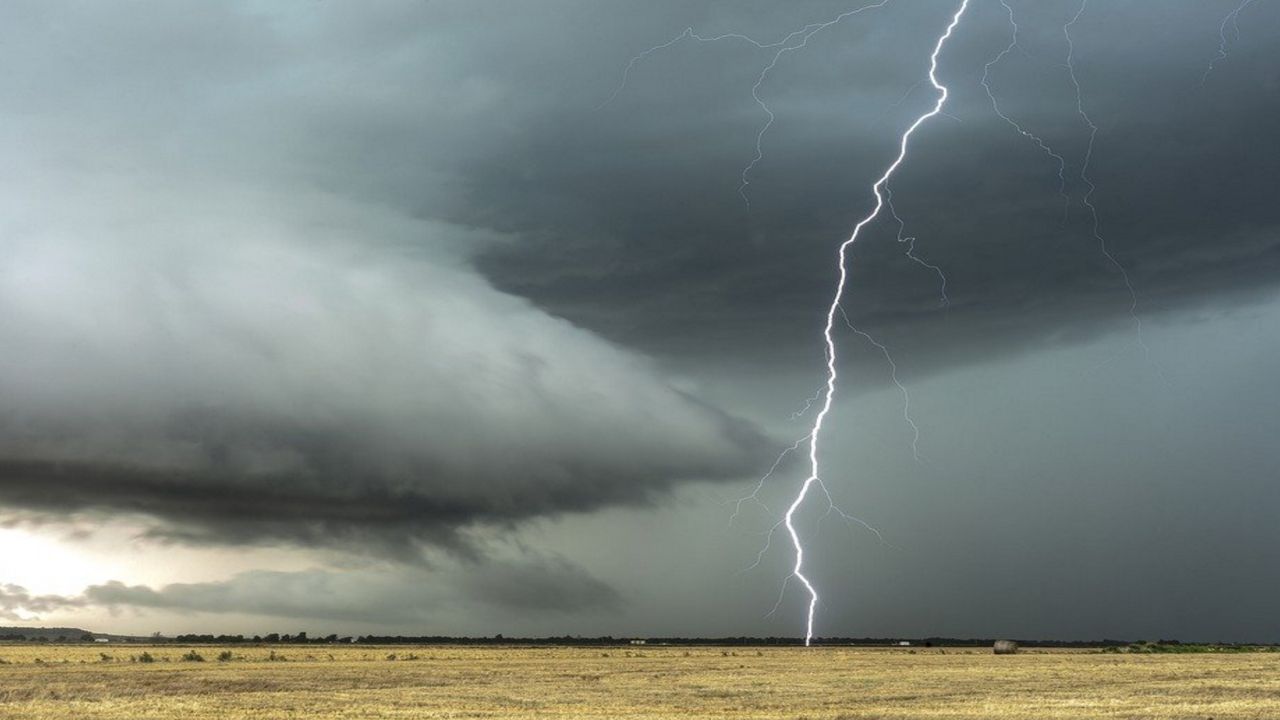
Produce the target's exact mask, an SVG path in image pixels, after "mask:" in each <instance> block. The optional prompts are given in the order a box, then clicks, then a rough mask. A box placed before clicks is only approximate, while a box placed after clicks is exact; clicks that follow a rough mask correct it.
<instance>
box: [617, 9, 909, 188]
mask: <svg viewBox="0 0 1280 720" xmlns="http://www.w3.org/2000/svg"><path fill="white" fill-rule="evenodd" d="M889 2H890V0H879V2H874V3H870V4H868V5H863V6H861V7H857V8H854V9H853V10H847V11H845V12H843V13H840V14H839V15H836V16H835V17H833V18H831V19H830V20H825V21H823V22H816V23H809V24H808V25H805V26H804V27H802V28H800V29H798V30H792V31H791V32H790V33H788V34H787V35H786V36H784V37H783V38H782V39H781V40H776V41H774V42H769V43H766V42H761V41H760V40H757V39H755V38H753V37H751V36H749V35H744V34H742V33H723V34H721V35H714V36H710V37H706V36H703V35H700V34H698V33H697V32H695V31H694V29H693V28H692V27H687V28H685V29H684V31H683V32H681V33H680V34H679V35H676V36H675V37H673V38H671V39H670V40H668V41H666V42H664V43H660V44H658V45H654V46H653V47H651V48H648V49H646V50H643V51H641V52H640V53H639V54H637V55H635V56H634V57H632V58H631V60H630V61H629V62H628V63H627V65H626V67H625V68H624V69H623V71H622V79H621V81H619V83H618V85H617V87H615V88H614V89H613V92H612V93H611V94H610V95H609V97H608V98H606V99H605V100H604V102H602V103H600V104H599V105H597V106H596V109H597V110H599V109H601V108H603V107H605V106H606V105H608V104H609V103H611V102H613V101H614V100H615V99H617V97H618V95H619V94H621V93H622V91H623V90H624V89H625V88H626V86H627V80H628V79H630V77H631V72H632V70H634V69H635V67H636V65H638V64H639V63H640V62H642V61H643V60H644V59H645V58H647V57H649V56H650V55H653V54H654V53H656V52H659V51H661V50H665V49H666V48H669V47H671V46H672V45H675V44H676V43H678V42H680V41H681V40H693V41H695V42H699V43H714V42H720V41H723V40H739V41H742V42H745V43H748V44H750V45H753V46H755V47H756V48H758V49H760V50H774V51H775V52H774V54H773V57H772V58H770V59H769V62H768V63H766V64H765V65H764V68H763V69H762V70H761V71H760V74H759V75H758V76H757V77H756V81H755V83H754V84H753V85H752V86H751V98H752V99H753V100H755V103H756V105H758V106H759V107H760V110H761V111H763V112H764V114H765V121H764V124H763V125H761V126H760V129H759V131H758V132H757V133H756V151H755V155H754V156H753V157H752V158H751V160H749V161H748V162H747V164H746V165H745V166H743V168H742V174H741V182H740V183H739V185H738V194H739V195H740V196H742V201H743V202H744V203H746V206H747V208H748V209H750V208H751V198H750V197H749V196H748V195H747V186H749V185H750V184H751V178H750V175H751V171H752V170H754V169H755V167H756V165H758V164H760V161H761V160H763V159H764V136H765V135H766V134H767V133H768V132H769V129H770V128H772V127H773V122H774V120H775V119H776V116H775V115H774V112H773V109H772V108H770V107H769V104H768V103H766V102H765V101H764V98H762V97H761V96H760V88H761V87H762V86H763V85H764V83H765V80H767V79H768V78H769V73H771V72H773V69H774V68H775V67H777V66H778V61H779V60H781V59H782V56H783V55H786V54H787V53H790V52H795V51H796V50H800V49H802V48H804V47H805V46H806V45H808V44H809V39H810V38H812V37H813V36H814V35H817V34H818V33H820V32H822V31H823V30H826V29H827V28H829V27H831V26H833V25H837V24H839V23H841V22H843V21H844V20H846V19H848V18H850V17H853V16H854V15H858V14H860V13H863V12H866V11H867V10H874V9H875V8H881V7H884V6H885V5H887V4H889ZM909 92H910V91H908V93H909ZM904 99H905V96H904Z"/></svg>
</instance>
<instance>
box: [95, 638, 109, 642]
mask: <svg viewBox="0 0 1280 720" xmlns="http://www.w3.org/2000/svg"><path fill="white" fill-rule="evenodd" d="M93 641H94V642H111V638H94V639H93Z"/></svg>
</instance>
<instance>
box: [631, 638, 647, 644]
mask: <svg viewBox="0 0 1280 720" xmlns="http://www.w3.org/2000/svg"><path fill="white" fill-rule="evenodd" d="M631 644H632V645H644V644H645V641H644V640H639V639H636V640H632V641H631Z"/></svg>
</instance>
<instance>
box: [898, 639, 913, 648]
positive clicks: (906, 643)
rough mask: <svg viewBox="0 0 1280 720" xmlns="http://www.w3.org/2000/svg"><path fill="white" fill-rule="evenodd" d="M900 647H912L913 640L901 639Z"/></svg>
mask: <svg viewBox="0 0 1280 720" xmlns="http://www.w3.org/2000/svg"><path fill="white" fill-rule="evenodd" d="M898 647H911V641H910V640H899V641H898Z"/></svg>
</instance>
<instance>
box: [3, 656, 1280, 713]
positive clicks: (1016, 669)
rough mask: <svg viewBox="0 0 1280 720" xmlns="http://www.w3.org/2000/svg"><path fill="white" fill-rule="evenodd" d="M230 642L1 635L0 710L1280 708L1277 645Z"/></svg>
mask: <svg viewBox="0 0 1280 720" xmlns="http://www.w3.org/2000/svg"><path fill="white" fill-rule="evenodd" d="M225 649H227V648H225V647H178V646H173V645H161V646H152V647H145V646H137V645H113V646H91V645H81V646H76V645H67V646H44V647H40V646H23V645H11V646H5V645H0V660H3V661H4V662H5V663H6V664H3V665H0V718H23V719H24V720H40V719H42V718H110V719H117V718H119V719H122V720H123V719H125V718H128V719H129V720H134V719H138V718H166V719H167V718H184V717H185V718H205V717H210V718H220V719H236V718H254V719H255V720H276V719H279V718H811V719H813V720H817V719H820V718H821V719H832V718H844V719H846V720H853V719H855V718H857V719H862V718H974V719H977V718H984V719H989V718H996V719H1004V718H1028V719H1030V718H1035V719H1036V720H1044V719H1046V718H1080V719H1081V720H1084V719H1086V718H1088V719H1090V720H1092V719H1094V718H1144V719H1146V718H1180V719H1181V718H1188V719H1189V718H1195V719H1196V720H1205V719H1206V718H1214V719H1215V720H1224V719H1226V718H1268V719H1274V718H1280V654H1277V653H1239V654H1199V655H1114V654H1103V653H1094V652H1087V651H1086V652H1080V651H1076V652H1066V651H1064V652H1048V651H1046V652H1029V653H1026V652H1024V653H1022V654H1019V655H1014V656H994V655H991V654H990V651H989V650H978V649H974V650H961V649H950V648H949V649H946V650H937V649H919V650H916V651H915V652H908V651H907V650H904V649H897V648H894V649H856V648H816V649H811V650H804V649H801V648H786V649H778V648H762V649H759V650H757V649H754V648H734V649H724V650H721V649H719V648H688V649H686V648H666V647H656V646H645V647H635V648H630V649H626V648H621V649H619V648H603V649H602V648H466V647H405V646H396V647H370V646H363V645H359V646H328V645H313V646H279V647H260V646H251V647H233V648H230V650H231V652H232V653H233V654H234V658H233V659H231V660H230V661H225V662H219V661H218V660H217V658H218V655H219V653H220V652H222V651H223V650H225ZM143 652H148V653H149V654H150V655H151V656H152V657H153V658H154V659H155V662H151V663H139V662H130V659H129V658H130V656H138V655H140V654H141V653H143ZM188 652H195V653H197V654H199V655H201V656H202V657H204V658H205V662H196V661H190V660H187V661H184V660H182V656H183V655H184V654H186V653H188ZM102 654H105V655H106V656H107V657H106V658H104V657H103V656H102ZM272 654H274V656H275V657H276V659H275V660H272V659H271V657H272ZM281 656H283V657H284V660H283V661H281V660H280V657H281Z"/></svg>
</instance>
